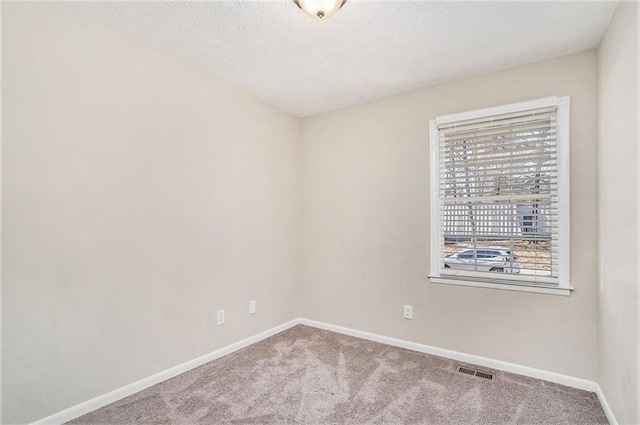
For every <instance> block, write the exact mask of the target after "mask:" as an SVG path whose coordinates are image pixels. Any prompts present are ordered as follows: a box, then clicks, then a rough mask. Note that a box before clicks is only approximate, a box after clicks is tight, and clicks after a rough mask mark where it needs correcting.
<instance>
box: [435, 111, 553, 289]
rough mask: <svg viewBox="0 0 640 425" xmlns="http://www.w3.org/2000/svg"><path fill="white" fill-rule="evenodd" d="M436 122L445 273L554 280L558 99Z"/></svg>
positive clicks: (542, 280)
mask: <svg viewBox="0 0 640 425" xmlns="http://www.w3.org/2000/svg"><path fill="white" fill-rule="evenodd" d="M437 130H438V136H439V140H438V143H439V146H438V152H439V170H438V172H439V179H438V181H439V187H438V194H439V201H440V230H441V234H440V241H441V246H440V250H441V257H440V258H441V259H442V260H443V261H442V264H441V265H440V267H441V274H442V275H443V276H445V275H446V276H450V277H454V278H463V279H464V278H474V279H478V278H479V279H489V280H496V281H505V282H506V281H512V280H515V281H528V282H533V283H538V284H542V285H545V284H548V285H553V284H556V283H557V279H558V269H559V268H558V252H559V250H558V237H557V235H558V224H559V215H558V152H557V110H556V106H552V107H544V108H538V109H532V110H525V111H518V112H510V113H507V114H502V115H493V116H489V117H483V118H474V119H470V120H461V121H457V122H453V123H445V124H438V127H437ZM487 249H493V250H494V251H491V252H493V253H494V254H496V255H495V256H494V257H493V258H489V254H487V252H486V250H487ZM498 253H499V254H500V256H498ZM458 257H460V258H458ZM500 257H501V258H500ZM501 264H502V265H501ZM496 272H501V273H504V274H501V275H498V274H497V273H496ZM507 273H509V275H507Z"/></svg>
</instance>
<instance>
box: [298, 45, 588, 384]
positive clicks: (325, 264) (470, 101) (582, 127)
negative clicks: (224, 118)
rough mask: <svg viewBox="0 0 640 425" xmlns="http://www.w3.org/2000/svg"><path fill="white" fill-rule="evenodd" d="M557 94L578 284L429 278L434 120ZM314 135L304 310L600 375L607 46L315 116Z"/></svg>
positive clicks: (308, 139) (307, 189) (310, 122)
mask: <svg viewBox="0 0 640 425" xmlns="http://www.w3.org/2000/svg"><path fill="white" fill-rule="evenodd" d="M554 95H570V96H571V102H572V104H571V107H572V110H571V126H572V128H571V131H572V135H571V136H572V137H571V155H572V158H571V160H572V168H571V178H572V186H571V204H572V213H571V231H572V236H571V249H572V255H571V266H572V271H571V272H572V282H571V284H572V286H574V287H575V291H574V293H573V294H572V295H571V297H561V296H552V295H540V294H530V293H523V292H512V291H502V290H492V289H481V288H469V287H459V286H449V285H438V284H431V283H429V282H428V280H427V277H426V276H427V274H428V271H429V238H430V236H431V235H430V234H429V197H428V194H429V156H428V143H429V120H430V119H433V118H435V117H436V116H439V115H445V114H451V113H455V112H463V111H468V110H473V109H478V108H483V107H489V106H495V105H502V104H507V103H513V102H519V101H526V100H531V99H537V98H541V97H546V96H554ZM302 135H303V143H304V146H303V173H304V183H303V184H304V196H303V229H304V239H303V240H304V267H303V274H304V277H303V290H302V314H303V316H304V317H307V318H310V319H315V320H320V321H324V322H329V323H333V324H337V325H342V326H347V327H351V328H355V329H359V330H363V331H368V332H373V333H376V334H381V335H387V336H390V337H395V338H400V339H405V340H409V341H414V342H418V343H423V344H428V345H432V346H436V347H440V348H445V349H449V350H456V351H460V352H464V353H470V354H475V355H479V356H486V357H490V358H494V359H499V360H503V361H507V362H513V363H517V364H521V365H526V366H530V367H534V368H540V369H544V370H549V371H553V372H558V373H562V374H567V375H571V376H575V377H580V378H585V379H595V378H596V374H597V364H596V363H597V359H596V355H597V342H596V321H597V312H596V274H597V269H596V260H597V256H596V57H595V52H594V51H590V52H585V53H581V54H576V55H572V56H568V57H564V58H560V59H557V60H552V61H548V62H543V63H538V64H534V65H530V66H526V67H522V68H517V69H513V70H508V71H504V72H500V73H495V74H491V75H487V76H484V77H480V78H474V79H470V80H466V81H462V82H458V83H454V84H448V85H444V86H440V87H435V88H430V89H426V90H422V91H418V92H413V93H410V94H407V95H403V96H397V97H393V98H390V99H386V100H382V101H378V102H372V103H368V104H364V105H361V106H357V107H353V108H348V109H344V110H340V111H335V112H330V113H326V114H323V115H318V116H314V117H310V118H307V119H304V120H303V130H302ZM403 304H412V305H413V314H414V318H413V320H405V319H403V318H402V305H403Z"/></svg>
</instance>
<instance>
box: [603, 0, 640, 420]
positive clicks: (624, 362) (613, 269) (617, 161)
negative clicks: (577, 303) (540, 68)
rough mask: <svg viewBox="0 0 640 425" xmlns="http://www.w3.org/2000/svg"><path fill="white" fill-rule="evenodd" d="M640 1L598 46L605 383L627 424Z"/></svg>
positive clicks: (632, 402) (636, 373)
mask: <svg viewBox="0 0 640 425" xmlns="http://www.w3.org/2000/svg"><path fill="white" fill-rule="evenodd" d="M638 9H639V7H638V3H636V2H624V3H621V4H620V5H619V6H618V8H617V10H616V13H615V14H614V16H613V18H612V20H611V23H610V25H609V28H608V29H607V32H606V34H605V37H604V38H603V40H602V42H601V44H600V46H599V47H598V224H599V227H598V252H599V255H598V265H599V271H598V281H599V295H600V296H599V305H598V307H599V313H600V314H599V322H598V325H599V326H598V330H599V344H598V347H599V371H598V372H599V373H598V381H599V383H600V386H601V388H602V390H603V392H604V394H605V396H606V398H607V401H608V403H609V405H610V406H611V409H612V410H613V413H614V415H615V416H616V418H617V420H618V422H619V423H621V424H623V423H624V424H626V423H640V407H639V406H640V401H639V400H640V357H639V356H640V350H639V348H638V344H639V342H638V341H639V339H640V324H639V322H640V309H639V308H640V304H639V302H638V296H639V292H640V291H639V289H638V287H639V285H640V257H639V254H640V250H639V249H638V244H639V243H640V233H639V227H638V217H640V204H639V203H640V193H639V187H640V186H639V184H640V181H639V176H638V167H640V156H639V155H640V150H639V149H638V146H639V145H640V139H639V128H638V122H639V120H640V109H639V108H638V90H640V86H639V85H638V74H639V73H640V68H639V64H638V61H639V60H640V55H639V54H638V49H639V43H638V35H639V27H638V13H639V12H638Z"/></svg>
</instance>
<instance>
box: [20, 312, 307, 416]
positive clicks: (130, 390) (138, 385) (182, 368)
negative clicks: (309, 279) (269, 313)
mask: <svg viewBox="0 0 640 425" xmlns="http://www.w3.org/2000/svg"><path fill="white" fill-rule="evenodd" d="M299 323H300V319H294V320H291V321H289V322H286V323H283V324H282V325H279V326H276V327H274V328H271V329H268V330H266V331H264V332H260V333H259V334H257V335H253V336H250V337H249V338H246V339H243V340H242V341H238V342H236V343H234V344H231V345H227V346H226V347H223V348H221V349H219V350H216V351H214V352H212V353H209V354H205V355H204V356H201V357H198V358H196V359H193V360H190V361H188V362H185V363H182V364H180V365H178V366H174V367H172V368H170V369H167V370H164V371H162V372H158V373H156V374H155V375H151V376H149V377H147V378H143V379H141V380H139V381H136V382H133V383H131V384H129V385H125V386H124V387H120V388H118V389H115V390H113V391H110V392H108V393H106V394H103V395H101V396H98V397H96V398H92V399H91V400H87V401H85V402H83V403H80V404H77V405H75V406H72V407H69V408H68V409H65V410H62V411H60V412H58V413H54V414H53V415H51V416H47V417H46V418H43V419H40V420H38V421H36V422H33V423H32V424H31V425H60V424H63V423H65V422H67V421H70V420H72V419H75V418H77V417H80V416H82V415H84V414H87V413H89V412H91V411H93V410H96V409H99V408H101V407H104V406H106V405H107V404H111V403H113V402H115V401H118V400H120V399H122V398H124V397H128V396H130V395H132V394H135V393H137V392H139V391H142V390H144V389H146V388H149V387H150V386H152V385H155V384H159V383H160V382H162V381H166V380H167V379H170V378H173V377H174V376H177V375H180V374H181V373H184V372H187V371H189V370H191V369H194V368H196V367H198V366H201V365H203V364H205V363H208V362H210V361H212V360H215V359H218V358H220V357H222V356H226V355H227V354H231V353H233V352H234V351H238V350H240V349H241V348H245V347H247V346H249V345H251V344H255V343H256V342H258V341H261V340H263V339H265V338H268V337H270V336H272V335H275V334H277V333H278V332H282V331H284V330H287V329H289V328H291V327H293V326H295V325H297V324H299Z"/></svg>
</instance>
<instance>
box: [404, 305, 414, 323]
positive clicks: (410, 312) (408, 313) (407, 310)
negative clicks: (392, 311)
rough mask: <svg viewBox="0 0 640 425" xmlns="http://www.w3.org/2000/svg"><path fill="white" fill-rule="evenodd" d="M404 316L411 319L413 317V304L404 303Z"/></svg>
mask: <svg viewBox="0 0 640 425" xmlns="http://www.w3.org/2000/svg"><path fill="white" fill-rule="evenodd" d="M404 318H405V319H409V320H411V319H413V306H411V305H407V304H405V305H404Z"/></svg>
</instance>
